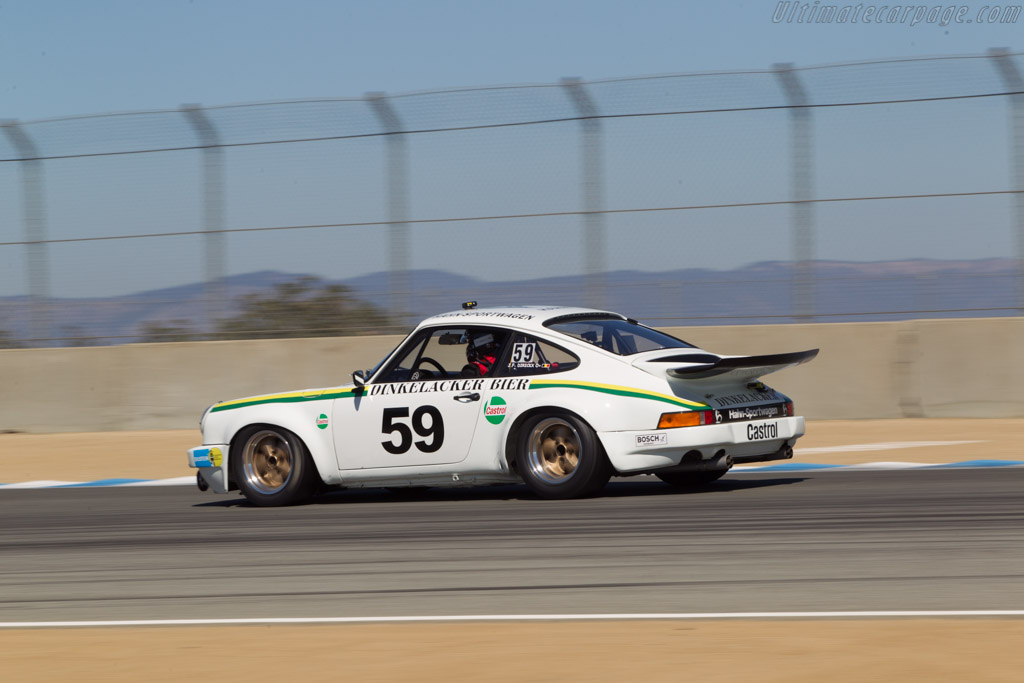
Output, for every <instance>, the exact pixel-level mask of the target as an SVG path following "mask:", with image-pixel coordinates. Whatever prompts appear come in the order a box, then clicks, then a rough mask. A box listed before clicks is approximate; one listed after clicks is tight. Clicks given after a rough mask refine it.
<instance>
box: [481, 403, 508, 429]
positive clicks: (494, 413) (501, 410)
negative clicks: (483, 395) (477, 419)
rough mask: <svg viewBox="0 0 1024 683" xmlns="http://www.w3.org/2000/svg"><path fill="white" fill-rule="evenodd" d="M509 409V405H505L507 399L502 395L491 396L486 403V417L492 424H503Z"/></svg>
mask: <svg viewBox="0 0 1024 683" xmlns="http://www.w3.org/2000/svg"><path fill="white" fill-rule="evenodd" d="M507 411H508V406H507V405H505V399H503V398H502V397H501V396H491V400H489V401H488V402H487V403H486V405H484V417H486V418H487V421H488V422H490V423H491V424H492V425H496V424H501V421H502V420H504V419H505V413H506V412H507Z"/></svg>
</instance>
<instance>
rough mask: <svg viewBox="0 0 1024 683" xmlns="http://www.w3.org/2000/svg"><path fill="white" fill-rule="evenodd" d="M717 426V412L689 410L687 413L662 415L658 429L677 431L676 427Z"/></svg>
mask: <svg viewBox="0 0 1024 683" xmlns="http://www.w3.org/2000/svg"><path fill="white" fill-rule="evenodd" d="M713 424H715V411H713V410H688V411H686V412H685V413H662V414H661V419H660V420H658V429H675V428H676V427H699V426H701V425H713Z"/></svg>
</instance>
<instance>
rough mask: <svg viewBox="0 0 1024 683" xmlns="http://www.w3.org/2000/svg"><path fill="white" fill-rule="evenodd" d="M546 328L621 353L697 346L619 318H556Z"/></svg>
mask: <svg viewBox="0 0 1024 683" xmlns="http://www.w3.org/2000/svg"><path fill="white" fill-rule="evenodd" d="M546 327H548V328H549V329H552V330H554V331H556V332H561V333H562V334H565V335H568V336H570V337H573V338H574V339H579V340H580V341H585V342H587V343H588V344H593V345H594V346H599V347H601V348H602V349H604V350H605V351H611V352H612V353H615V354H618V355H620V356H631V355H633V354H634V353H643V352H644V351H657V350H659V349H692V348H694V346H693V344H688V343H686V342H684V341H683V340H682V339H676V338H675V337H673V336H671V335H668V334H665V333H664V332H658V331H657V330H652V329H651V328H649V327H644V326H643V325H641V324H639V323H636V322H632V321H629V320H619V319H617V318H593V319H590V318H584V319H575V320H566V321H564V322H559V321H557V320H555V321H554V322H552V323H548V324H547V325H546Z"/></svg>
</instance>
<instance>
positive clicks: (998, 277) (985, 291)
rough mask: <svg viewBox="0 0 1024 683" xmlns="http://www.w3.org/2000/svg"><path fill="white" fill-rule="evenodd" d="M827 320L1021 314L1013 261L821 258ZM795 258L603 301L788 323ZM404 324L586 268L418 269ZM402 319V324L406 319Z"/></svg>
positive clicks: (698, 273)
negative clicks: (554, 272) (544, 272)
mask: <svg viewBox="0 0 1024 683" xmlns="http://www.w3.org/2000/svg"><path fill="white" fill-rule="evenodd" d="M813 273H814V278H815V281H816V288H815V310H816V311H817V313H818V315H817V316H816V317H815V320H818V321H822V322H825V321H868V320H901V319H910V318H946V317H967V316H1005V315H1016V310H1015V309H1014V307H1015V306H1016V305H1017V299H1016V296H1017V281H1016V262H1015V261H1013V260H1011V259H984V260H972V261H938V260H907V261H882V262H869V263H861V262H847V261H817V262H815V263H814V265H813ZM298 277H301V274H295V273H281V272H277V271H261V272H254V273H246V274H243V275H236V276H232V277H229V278H225V279H224V280H223V281H222V282H221V283H220V286H219V287H218V290H219V294H220V296H219V297H218V300H217V301H218V308H219V311H218V314H219V315H220V316H227V315H231V314H233V313H236V312H237V305H236V302H237V300H238V298H239V297H241V296H242V295H244V294H248V293H252V292H259V291H263V290H266V289H269V288H270V287H272V286H273V285H275V284H278V283H282V282H287V281H290V280H294V279H296V278H298ZM792 277H793V265H792V264H791V263H789V262H780V261H767V262H762V263H755V264H751V265H748V266H745V267H743V268H737V269H734V270H729V271H716V270H706V269H695V268H691V269H685V270H676V271H670V272H659V273H648V272H640V271H614V272H609V273H607V274H606V275H605V293H606V307H607V308H610V309H611V310H616V311H620V312H622V313H626V314H628V315H630V316H632V317H635V318H638V319H640V320H643V321H645V322H648V323H650V324H653V325H663V326H670V325H709V324H756V323H769V322H790V321H792V320H793V318H792V317H791V316H792V313H793V311H792ZM409 279H410V288H411V290H412V293H411V294H410V295H409V296H408V297H406V299H405V300H406V304H405V308H406V310H405V313H406V314H407V315H406V323H411V322H414V321H415V320H417V319H419V318H421V317H424V316H427V315H431V314H434V313H438V312H441V311H445V310H451V309H453V308H457V307H458V306H459V304H460V303H461V302H463V301H467V300H470V299H475V300H477V301H479V302H480V305H481V306H492V305H514V304H524V303H525V304H535V303H544V304H568V305H585V304H586V302H587V296H586V293H587V283H586V281H585V280H584V278H583V277H582V276H557V277H550V278H542V279H535V280H522V281H507V282H483V281H480V280H477V279H474V278H470V277H466V276H462V275H456V274H452V273H448V272H444V271H437V270H418V271H413V272H411V273H410V274H409ZM325 282H331V283H337V284H343V285H346V286H348V287H350V288H351V289H352V290H353V291H354V293H355V294H356V296H358V297H360V298H364V299H367V300H369V301H372V302H374V303H376V304H377V305H379V306H381V307H386V306H387V304H388V275H387V273H374V274H371V275H364V276H360V277H355V278H348V279H344V280H331V281H325ZM205 291H206V288H205V287H204V285H203V284H201V283H196V284H191V285H183V286H179V287H172V288H167V289H159V290H152V291H146V292H139V293H136V294H129V295H125V296H119V297H109V298H91V299H66V298H65V299H56V298H55V299H52V300H51V302H50V308H51V311H52V317H53V321H54V325H53V329H54V334H55V336H59V337H103V339H102V340H96V341H99V342H100V343H124V342H129V341H135V340H136V335H137V334H138V333H139V331H140V329H141V328H142V326H143V325H144V324H145V323H147V322H168V321H172V320H176V319H183V320H190V321H197V322H198V321H201V320H202V317H203V311H204V294H205ZM26 311H27V301H26V298H25V297H8V298H0V329H5V330H7V331H8V332H9V333H10V336H12V337H15V338H23V337H27V336H28V333H29V330H28V323H27V319H28V317H27V314H26ZM403 327H404V326H403Z"/></svg>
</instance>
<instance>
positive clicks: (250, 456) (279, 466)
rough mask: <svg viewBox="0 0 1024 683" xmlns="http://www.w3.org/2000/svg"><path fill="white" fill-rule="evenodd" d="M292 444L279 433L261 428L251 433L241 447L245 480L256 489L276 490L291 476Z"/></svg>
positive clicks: (258, 490)
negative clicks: (261, 429)
mask: <svg viewBox="0 0 1024 683" xmlns="http://www.w3.org/2000/svg"><path fill="white" fill-rule="evenodd" d="M293 464H294V459H293V457H292V448H291V446H289V445H288V442H287V441H286V440H285V439H284V437H282V436H281V435H280V434H278V433H277V432H274V431H270V430H264V431H262V432H257V433H256V434H253V435H252V436H251V437H250V438H249V440H248V441H247V442H246V443H245V448H244V449H243V450H242V472H243V474H244V476H245V480H246V481H247V482H248V483H249V486H251V487H252V488H253V489H255V490H256V491H257V492H259V493H263V494H267V495H269V494H272V493H277V492H278V491H280V490H281V489H283V488H284V487H285V485H286V484H288V480H289V479H291V476H292V466H293Z"/></svg>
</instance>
